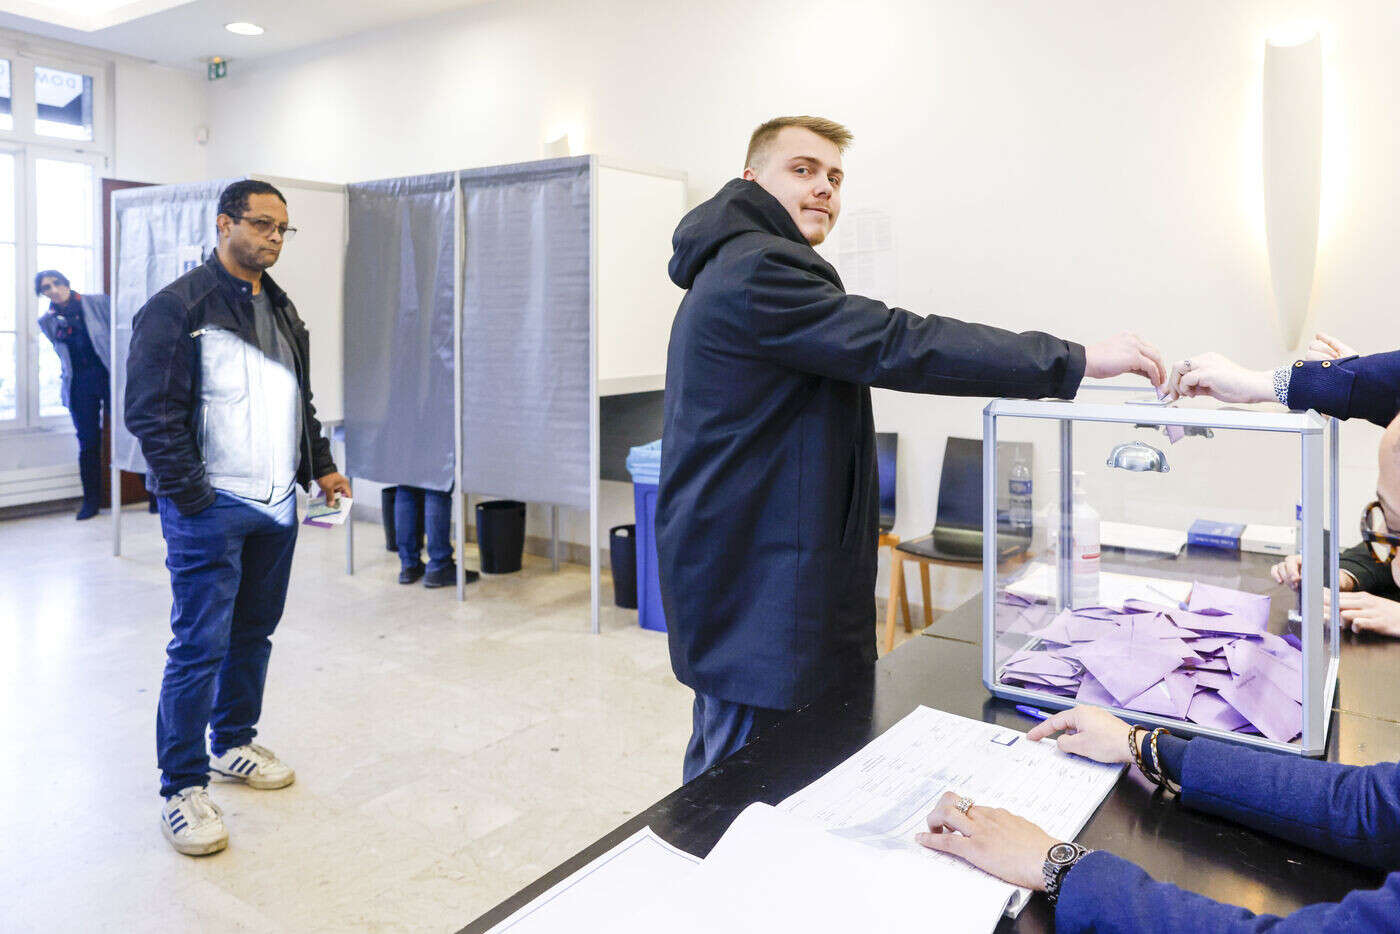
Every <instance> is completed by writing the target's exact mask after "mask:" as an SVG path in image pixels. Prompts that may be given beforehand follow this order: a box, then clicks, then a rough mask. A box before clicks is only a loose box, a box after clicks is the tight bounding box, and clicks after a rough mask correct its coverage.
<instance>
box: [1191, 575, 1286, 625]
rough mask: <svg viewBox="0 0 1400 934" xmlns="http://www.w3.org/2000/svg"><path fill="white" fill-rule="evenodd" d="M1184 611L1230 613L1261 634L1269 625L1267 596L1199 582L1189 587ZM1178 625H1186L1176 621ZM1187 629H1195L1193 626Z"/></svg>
mask: <svg viewBox="0 0 1400 934" xmlns="http://www.w3.org/2000/svg"><path fill="white" fill-rule="evenodd" d="M1186 609H1188V610H1190V611H1192V612H1194V613H1200V612H1203V611H1213V612H1215V613H1231V614H1233V615H1235V616H1238V617H1240V618H1241V619H1243V620H1246V621H1247V622H1248V623H1249V624H1250V625H1251V626H1252V627H1253V629H1254V631H1255V632H1263V631H1264V630H1265V629H1266V628H1268V624H1269V596H1268V595H1267V594H1259V593H1245V592H1244V591H1241V590H1231V589H1230V588H1228V587H1216V586H1215V585H1214V584H1203V583H1201V582H1200V581H1197V582H1195V583H1194V584H1192V585H1191V599H1190V600H1189V601H1188V602H1187V604H1186ZM1177 624H1178V625H1182V626H1184V625H1186V624H1185V623H1182V622H1181V621H1180V620H1177ZM1188 628H1192V629H1194V628H1196V627H1194V626H1191V627H1188Z"/></svg>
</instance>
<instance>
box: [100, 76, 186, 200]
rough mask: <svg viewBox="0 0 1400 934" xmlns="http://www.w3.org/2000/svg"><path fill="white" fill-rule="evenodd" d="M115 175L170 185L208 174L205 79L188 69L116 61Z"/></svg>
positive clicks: (113, 174) (128, 179)
mask: <svg viewBox="0 0 1400 934" xmlns="http://www.w3.org/2000/svg"><path fill="white" fill-rule="evenodd" d="M114 83H115V88H114V90H115V97H116V103H115V108H116V115H115V116H116V140H115V144H114V152H113V156H114V165H113V167H112V171H111V172H110V173H109V174H110V175H111V177H113V178H121V179H125V180H127V181H134V182H155V183H157V184H164V185H168V184H174V183H176V182H197V181H203V180H204V179H206V178H208V177H209V175H208V155H209V147H208V146H206V145H201V144H200V143H198V142H196V140H195V133H196V131H197V130H198V129H199V128H200V127H201V126H207V125H208V122H209V116H208V112H207V92H206V85H207V84H208V82H207V81H206V80H204V78H202V77H201V76H199V75H194V74H191V73H189V72H187V71H176V70H174V69H172V68H162V67H160V66H159V65H143V64H140V63H131V62H120V63H118V65H117V68H116V77H115V79H114Z"/></svg>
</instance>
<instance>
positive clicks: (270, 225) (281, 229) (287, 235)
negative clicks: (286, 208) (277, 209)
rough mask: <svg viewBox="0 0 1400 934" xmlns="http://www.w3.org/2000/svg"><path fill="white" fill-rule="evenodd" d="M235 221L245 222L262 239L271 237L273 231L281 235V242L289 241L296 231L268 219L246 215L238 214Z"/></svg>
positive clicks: (293, 228)
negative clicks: (262, 237)
mask: <svg viewBox="0 0 1400 934" xmlns="http://www.w3.org/2000/svg"><path fill="white" fill-rule="evenodd" d="M234 220H235V221H247V222H248V226H249V227H251V228H253V229H254V230H256V231H257V232H258V233H259V234H261V235H262V236H264V237H270V236H272V232H273V231H274V230H275V231H277V232H278V233H279V234H281V235H282V239H283V240H290V239H292V238H293V237H295V236H296V233H297V229H296V228H295V227H288V226H287V225H286V224H279V223H277V222H276V221H275V220H273V219H272V218H270V217H249V216H248V215H247V214H239V215H238V216H237V217H234Z"/></svg>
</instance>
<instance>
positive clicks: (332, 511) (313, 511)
mask: <svg viewBox="0 0 1400 934" xmlns="http://www.w3.org/2000/svg"><path fill="white" fill-rule="evenodd" d="M353 503H354V500H352V499H351V498H350V497H348V496H340V497H337V498H336V501H335V505H334V506H329V505H327V504H326V500H325V497H323V496H318V497H316V498H315V499H313V500H311V502H309V503H307V504H306V518H305V519H303V520H301V524H302V525H314V526H319V527H320V528H323V529H328V528H331V527H333V526H337V525H344V524H345V520H346V519H348V518H350V507H351V505H352V504H353Z"/></svg>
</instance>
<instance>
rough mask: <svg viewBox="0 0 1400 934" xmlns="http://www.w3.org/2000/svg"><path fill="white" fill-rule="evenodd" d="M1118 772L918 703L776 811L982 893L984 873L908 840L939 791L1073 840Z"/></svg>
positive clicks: (1017, 899) (1016, 905)
mask: <svg viewBox="0 0 1400 934" xmlns="http://www.w3.org/2000/svg"><path fill="white" fill-rule="evenodd" d="M1121 772H1122V769H1121V767H1120V766H1116V765H1104V764H1102V763H1098V762H1090V761H1089V760H1088V759H1081V758H1079V757H1078V756H1071V755H1068V754H1066V753H1062V752H1060V751H1059V748H1058V747H1057V746H1056V745H1055V743H1054V742H1053V741H1051V740H1045V741H1043V742H1040V743H1030V742H1027V741H1026V736H1025V734H1024V733H1018V732H1016V731H1015V730H1008V729H1005V728H1003V727H998V726H994V725H992V724H988V723H982V722H980V721H977V720H969V719H967V718H965V717H958V716H955V715H953V714H949V713H944V712H943V711H940V710H932V709H930V708H928V707H919V708H917V709H916V710H914V711H913V712H912V713H910V714H909V715H908V716H907V717H905V718H904V719H903V720H901V721H899V723H897V724H895V725H894V726H893V727H891V728H890V729H889V730H888V731H886V732H885V733H884V734H883V735H881V736H880V737H878V738H877V739H875V740H874V741H873V742H871V743H870V744H869V745H867V746H866V747H865V748H864V749H862V750H861V751H860V752H858V753H856V754H855V755H854V756H852V757H851V758H849V759H847V760H846V761H845V762H843V763H841V764H840V765H838V766H837V767H836V768H834V769H832V770H831V771H830V772H828V773H827V774H826V775H824V776H822V777H821V778H819V779H817V780H816V781H815V782H813V783H812V784H810V785H808V786H807V787H806V788H804V789H803V790H802V791H799V792H798V793H797V794H795V795H792V796H791V797H789V798H787V799H786V800H785V801H783V802H782V804H780V805H778V807H779V808H780V809H781V810H783V811H785V812H787V813H789V814H792V815H793V816H794V817H800V818H803V819H805V820H807V821H809V822H811V823H814V824H816V825H818V826H821V827H825V828H827V829H828V830H830V831H831V832H832V833H834V834H836V835H837V836H840V837H844V838H846V839H848V840H854V841H858V842H860V843H862V844H865V845H866V846H867V847H872V848H875V849H877V850H881V851H888V852H893V853H896V854H901V855H902V858H905V859H913V860H918V861H927V860H929V859H933V860H934V861H935V862H936V863H938V875H939V876H940V877H942V876H943V875H944V874H947V876H948V877H949V878H954V877H956V879H958V880H960V881H957V882H956V883H955V884H956V885H957V886H958V887H959V890H961V889H962V888H963V887H964V886H965V887H967V890H968V891H972V890H976V891H981V890H982V887H983V886H985V885H986V880H988V879H991V877H990V876H987V875H986V874H985V873H983V872H981V871H980V870H978V869H974V868H972V867H971V866H969V865H968V864H967V863H964V862H962V861H961V860H958V859H956V858H954V857H951V856H946V855H944V854H941V853H933V852H932V851H928V850H924V849H923V848H922V847H920V846H919V845H918V844H917V843H915V842H914V834H915V833H916V832H917V831H920V830H923V829H925V827H926V824H925V819H926V818H927V816H928V812H929V811H931V810H933V806H934V805H935V804H936V803H937V802H938V799H939V797H941V796H942V794H943V793H944V792H945V791H954V792H957V793H958V794H963V795H967V796H968V797H969V798H971V799H972V800H973V801H975V802H978V803H981V804H987V805H992V806H995V807H1003V808H1007V809H1009V810H1010V811H1012V812H1013V813H1016V814H1019V815H1020V816H1022V817H1024V818H1026V819H1028V820H1030V821H1033V822H1034V823H1037V824H1039V825H1040V826H1041V827H1042V828H1044V829H1045V831H1046V832H1047V833H1049V834H1050V835H1051V836H1052V837H1054V838H1055V839H1057V840H1073V839H1074V838H1075V836H1076V835H1077V834H1078V833H1079V831H1081V830H1082V829H1084V825H1085V824H1086V823H1088V821H1089V818H1090V817H1091V816H1092V815H1093V813H1094V811H1095V810H1096V809H1097V808H1098V806H1099V804H1100V803H1102V801H1103V799H1104V798H1105V797H1106V796H1107V795H1108V793H1109V791H1110V790H1111V789H1112V788H1113V785H1114V783H1115V782H1117V781H1118V776H1119V775H1120V774H1121ZM992 881H993V882H995V884H996V885H1000V886H1005V888H1006V890H1007V894H1008V895H1012V893H1014V897H1012V898H1011V900H1010V902H1009V903H1008V907H1007V913H1008V914H1010V915H1012V916H1014V915H1015V914H1016V913H1017V912H1019V911H1020V910H1021V908H1022V907H1024V906H1025V903H1026V900H1027V897H1028V896H1029V892H1028V891H1027V890H1024V889H1016V888H1014V887H1013V886H1010V885H1006V884H1005V883H1001V882H996V880H992ZM928 884H929V883H927V882H926V883H925V885H928ZM935 904H939V903H938V902H935V901H926V902H925V905H926V906H928V905H935ZM925 920H927V915H925ZM940 922H941V919H940ZM938 927H939V930H952V929H951V928H945V927H943V926H942V924H941V923H940V925H939V926H938ZM786 929H788V930H800V928H799V927H797V926H789V927H787V928H786ZM860 929H861V930H880V928H878V927H877V926H872V925H864V926H862V927H861V928H860Z"/></svg>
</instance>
